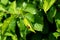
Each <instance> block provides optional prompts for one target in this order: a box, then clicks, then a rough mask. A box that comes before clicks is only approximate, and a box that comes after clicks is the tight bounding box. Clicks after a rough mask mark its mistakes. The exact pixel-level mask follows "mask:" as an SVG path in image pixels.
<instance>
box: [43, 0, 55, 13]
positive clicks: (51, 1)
mask: <svg viewBox="0 0 60 40" xmlns="http://www.w3.org/2000/svg"><path fill="white" fill-rule="evenodd" d="M55 1H56V0H49V1H48V0H44V4H43V9H44V11H45V13H46V12H47V11H48V10H49V9H50V7H51V6H52V5H53V4H54V3H55Z"/></svg>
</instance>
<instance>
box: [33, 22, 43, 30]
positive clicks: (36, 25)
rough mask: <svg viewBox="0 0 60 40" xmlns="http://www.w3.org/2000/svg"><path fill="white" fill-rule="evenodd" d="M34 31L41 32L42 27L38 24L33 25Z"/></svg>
mask: <svg viewBox="0 0 60 40" xmlns="http://www.w3.org/2000/svg"><path fill="white" fill-rule="evenodd" d="M34 29H35V30H37V31H43V25H42V24H39V23H35V24H34Z"/></svg>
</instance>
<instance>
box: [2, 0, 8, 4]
mask: <svg viewBox="0 0 60 40" xmlns="http://www.w3.org/2000/svg"><path fill="white" fill-rule="evenodd" d="M8 1H9V0H1V3H2V4H4V5H6V4H7V3H8Z"/></svg>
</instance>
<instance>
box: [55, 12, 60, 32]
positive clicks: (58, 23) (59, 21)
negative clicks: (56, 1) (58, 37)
mask: <svg viewBox="0 0 60 40" xmlns="http://www.w3.org/2000/svg"><path fill="white" fill-rule="evenodd" d="M55 21H56V26H57V31H58V32H60V12H57V14H56V16H55Z"/></svg>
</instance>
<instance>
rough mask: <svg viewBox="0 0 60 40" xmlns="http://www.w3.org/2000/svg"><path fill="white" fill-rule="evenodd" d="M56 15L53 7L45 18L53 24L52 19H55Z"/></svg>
mask: <svg viewBox="0 0 60 40" xmlns="http://www.w3.org/2000/svg"><path fill="white" fill-rule="evenodd" d="M55 15H56V8H55V7H51V8H50V10H49V12H48V13H47V18H48V20H49V21H50V22H53V17H55Z"/></svg>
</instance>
